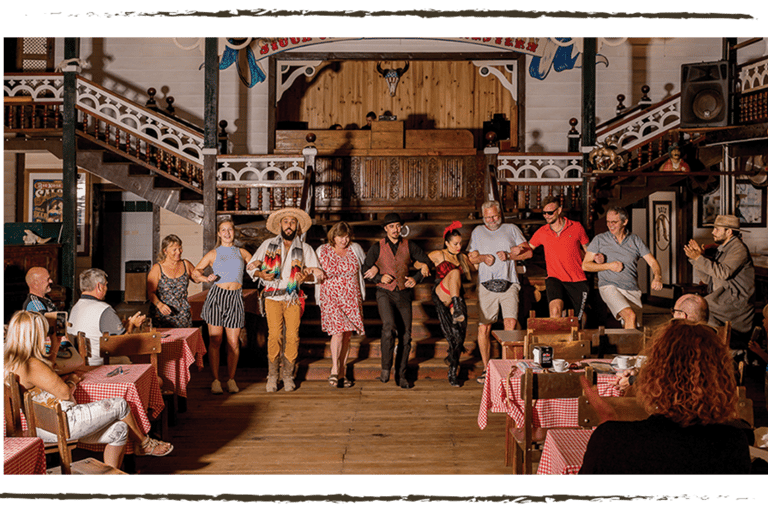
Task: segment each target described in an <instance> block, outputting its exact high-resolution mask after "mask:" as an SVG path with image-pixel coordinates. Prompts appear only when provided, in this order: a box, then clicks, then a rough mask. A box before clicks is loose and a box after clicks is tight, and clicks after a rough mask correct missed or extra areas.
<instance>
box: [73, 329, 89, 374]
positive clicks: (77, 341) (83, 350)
mask: <svg viewBox="0 0 768 512" xmlns="http://www.w3.org/2000/svg"><path fill="white" fill-rule="evenodd" d="M67 340H68V341H69V343H70V344H71V345H72V346H73V347H75V348H76V349H77V352H78V353H79V354H80V357H81V358H83V364H84V365H86V366H88V356H89V355H90V354H89V353H88V343H86V340H85V333H84V332H83V331H78V333H77V334H70V333H67Z"/></svg>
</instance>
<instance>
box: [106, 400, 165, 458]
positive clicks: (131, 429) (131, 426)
mask: <svg viewBox="0 0 768 512" xmlns="http://www.w3.org/2000/svg"><path fill="white" fill-rule="evenodd" d="M120 421H122V422H123V423H125V424H126V425H128V438H129V441H130V440H132V441H135V442H138V443H139V444H141V443H143V442H144V441H146V439H147V436H146V435H144V432H142V430H141V427H139V424H138V423H136V418H134V417H133V413H132V412H129V413H128V415H127V416H125V418H121V419H120ZM169 447H170V445H168V447H166V448H165V449H164V450H162V452H165V451H167V450H169V449H170V448H169ZM124 455H125V446H112V445H107V446H106V447H105V448H104V464H106V465H108V466H112V467H113V468H119V467H120V466H121V465H122V464H123V456H124Z"/></svg>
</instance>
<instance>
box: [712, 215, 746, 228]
mask: <svg viewBox="0 0 768 512" xmlns="http://www.w3.org/2000/svg"><path fill="white" fill-rule="evenodd" d="M715 227H716V228H726V229H733V230H735V231H741V222H739V218H738V217H737V216H735V215H718V216H717V217H716V218H715Z"/></svg>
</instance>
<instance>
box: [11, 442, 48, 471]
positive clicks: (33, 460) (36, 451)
mask: <svg viewBox="0 0 768 512" xmlns="http://www.w3.org/2000/svg"><path fill="white" fill-rule="evenodd" d="M3 450H4V454H5V455H4V458H3V474H6V475H44V474H45V470H46V466H45V448H44V446H43V440H42V439H40V438H39V437H6V438H4V439H3Z"/></svg>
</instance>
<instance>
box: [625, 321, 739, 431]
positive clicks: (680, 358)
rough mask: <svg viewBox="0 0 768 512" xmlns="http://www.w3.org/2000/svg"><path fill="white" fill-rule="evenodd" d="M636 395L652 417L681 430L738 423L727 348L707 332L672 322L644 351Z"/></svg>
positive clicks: (704, 327) (703, 327) (694, 325)
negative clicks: (683, 428)
mask: <svg viewBox="0 0 768 512" xmlns="http://www.w3.org/2000/svg"><path fill="white" fill-rule="evenodd" d="M637 394H638V396H639V397H640V399H641V400H642V401H643V402H644V403H645V407H646V409H647V410H648V412H650V413H651V414H661V415H663V416H666V417H668V418H669V419H671V420H672V421H674V422H675V423H678V424H680V425H682V426H684V427H687V426H689V425H694V424H700V425H707V424H714V423H724V422H727V421H731V420H735V419H738V417H739V413H738V409H737V401H738V396H737V392H736V377H735V375H734V368H733V360H732V358H731V355H730V352H729V349H728V346H727V345H726V344H725V343H724V342H723V340H722V339H721V338H720V336H718V334H717V332H715V330H714V329H712V327H710V326H708V325H706V324H703V323H693V322H689V321H687V320H675V321H672V322H670V323H669V324H668V325H666V326H664V327H663V328H662V329H660V330H659V332H658V333H657V334H656V336H655V337H654V340H653V343H652V344H651V346H650V348H649V349H648V359H647V360H646V361H645V363H644V364H643V366H642V369H641V370H640V373H639V375H638V379H637Z"/></svg>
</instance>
